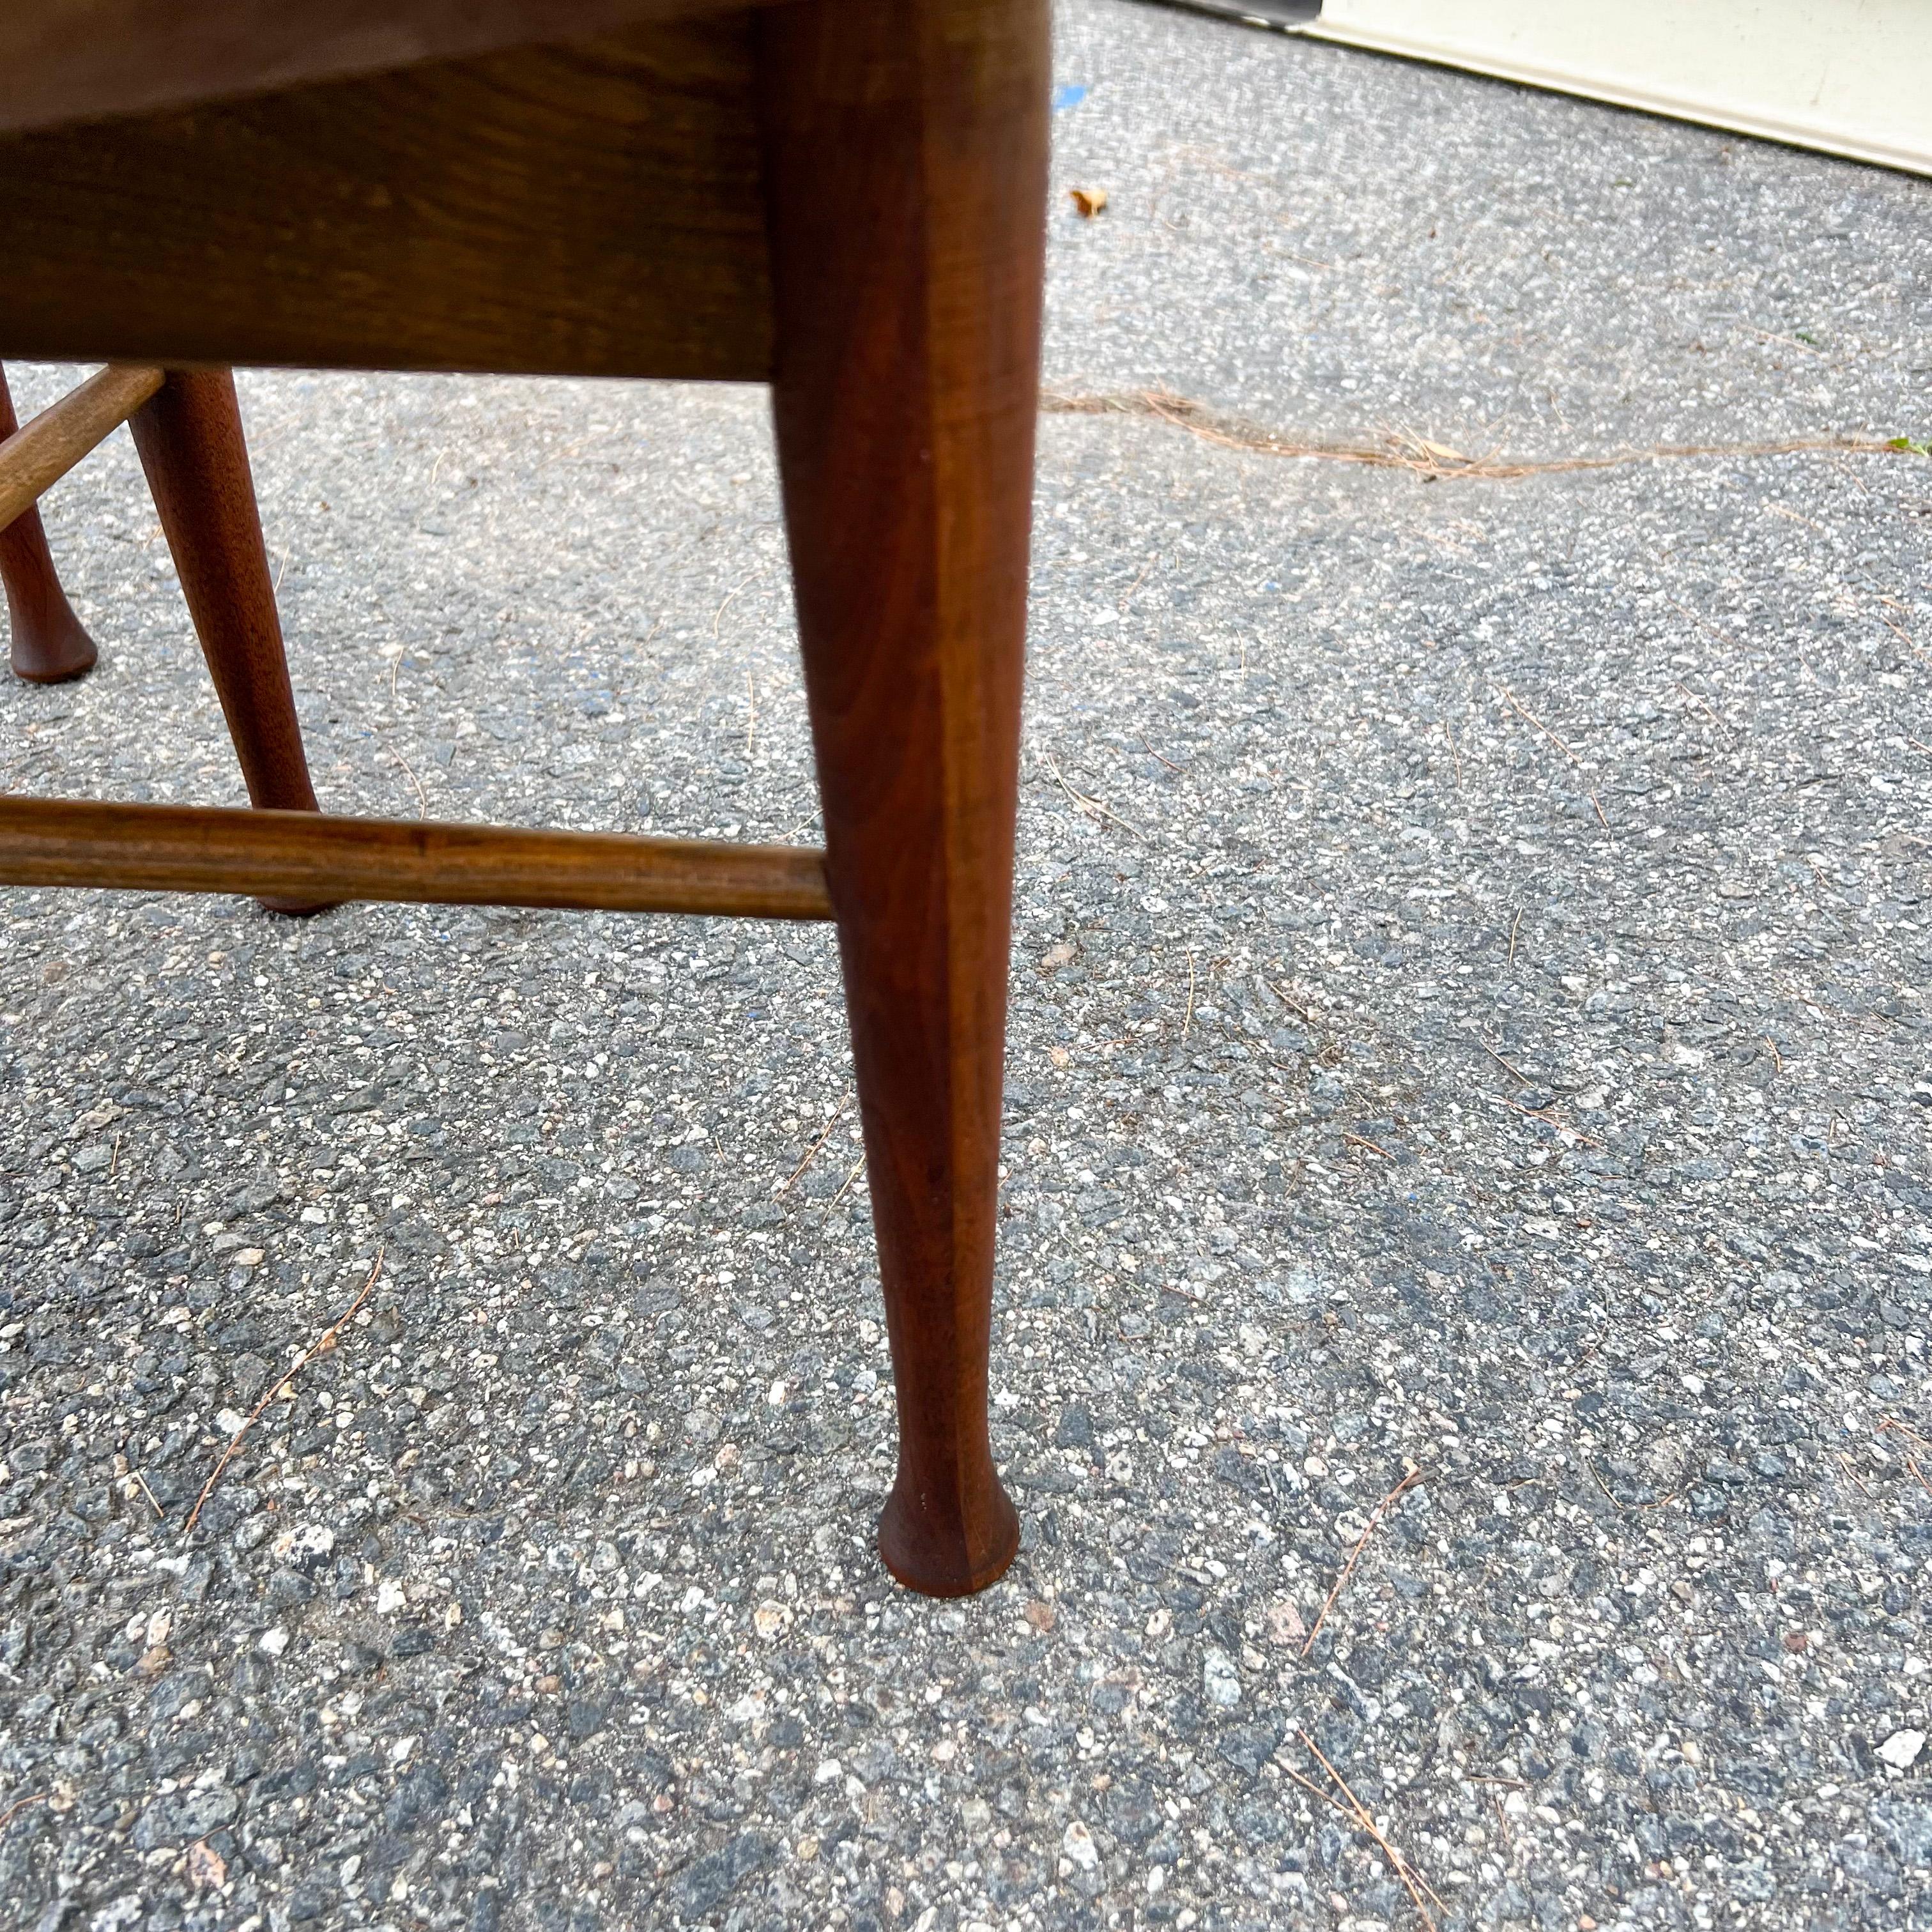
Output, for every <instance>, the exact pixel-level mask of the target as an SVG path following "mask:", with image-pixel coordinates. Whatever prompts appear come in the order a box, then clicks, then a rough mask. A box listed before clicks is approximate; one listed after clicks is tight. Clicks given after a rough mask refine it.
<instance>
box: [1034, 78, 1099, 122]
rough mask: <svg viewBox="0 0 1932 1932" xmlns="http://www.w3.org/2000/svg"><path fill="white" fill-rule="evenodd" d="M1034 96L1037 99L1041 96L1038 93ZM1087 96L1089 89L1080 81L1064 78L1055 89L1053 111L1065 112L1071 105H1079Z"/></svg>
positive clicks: (1057, 112)
mask: <svg viewBox="0 0 1932 1932" xmlns="http://www.w3.org/2000/svg"><path fill="white" fill-rule="evenodd" d="M1039 98H1040V97H1039V96H1038V95H1035V96H1034V99H1035V100H1037V99H1039ZM1086 98H1087V90H1086V89H1085V87H1084V86H1082V84H1081V83H1079V81H1077V80H1063V81H1062V82H1061V83H1060V85H1059V86H1058V87H1056V88H1055V89H1054V90H1053V111H1054V113H1056V114H1061V113H1065V111H1066V110H1067V109H1068V108H1070V107H1079V105H1080V104H1081V102H1082V101H1085V99H1086Z"/></svg>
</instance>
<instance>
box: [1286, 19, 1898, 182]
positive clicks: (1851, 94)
mask: <svg viewBox="0 0 1932 1932" xmlns="http://www.w3.org/2000/svg"><path fill="white" fill-rule="evenodd" d="M1300 31H1302V32H1304V33H1307V34H1312V35H1316V36H1319V37H1321V38H1323V39H1325V40H1340V41H1344V42H1346V43H1349V45H1352V46H1364V47H1374V48H1378V49H1381V50H1382V51H1383V52H1387V53H1395V54H1408V55H1418V56H1420V57H1421V58H1424V59H1425V60H1436V61H1442V62H1445V63H1446V64H1447V65H1450V66H1452V67H1461V68H1472V69H1473V70H1475V71H1476V72H1478V73H1481V74H1496V75H1499V76H1500V77H1502V78H1504V79H1505V80H1520V81H1526V82H1528V83H1530V84H1531V85H1532V86H1537V87H1550V88H1556V89H1561V90H1562V91H1563V92H1565V93H1571V94H1581V95H1589V96H1590V97H1591V98H1592V99H1595V100H1599V101H1615V102H1616V103H1618V104H1619V105H1621V106H1623V107H1641V108H1646V109H1648V110H1650V111H1651V112H1652V113H1659V114H1670V115H1676V116H1678V117H1679V118H1682V119H1685V120H1691V121H1707V122H1709V123H1710V124H1712V125H1714V126H1716V127H1733V128H1736V129H1737V130H1739V132H1741V133H1747V134H1760V135H1766V136H1769V137H1770V138H1771V139H1774V140H1780V141H1793V142H1797V143H1799V145H1802V146H1805V147H1810V148H1824V149H1826V150H1827V151H1829V152H1831V153H1833V154H1848V155H1850V156H1852V157H1855V159H1857V160H1865V161H1876V162H1879V163H1882V164H1883V165H1885V166H1889V167H1896V168H1907V169H1912V170H1913V171H1915V172H1918V173H1921V174H1932V0H1325V5H1324V6H1323V7H1322V17H1321V19H1320V20H1318V21H1315V22H1313V23H1310V25H1309V26H1307V27H1304V28H1301V29H1300Z"/></svg>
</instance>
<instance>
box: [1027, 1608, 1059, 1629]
mask: <svg viewBox="0 0 1932 1932" xmlns="http://www.w3.org/2000/svg"><path fill="white" fill-rule="evenodd" d="M1026 1620H1027V1622H1028V1623H1030V1624H1031V1625H1033V1627H1034V1629H1035V1630H1037V1631H1050V1630H1051V1629H1052V1628H1053V1627H1054V1625H1055V1624H1057V1623H1058V1622H1059V1621H1060V1617H1059V1613H1058V1612H1057V1611H1056V1610H1055V1609H1054V1607H1053V1606H1052V1604H1040V1603H1033V1604H1028V1606H1027V1607H1026Z"/></svg>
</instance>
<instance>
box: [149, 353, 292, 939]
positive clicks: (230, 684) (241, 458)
mask: <svg viewBox="0 0 1932 1932" xmlns="http://www.w3.org/2000/svg"><path fill="white" fill-rule="evenodd" d="M130 428H132V429H133V432H134V446H135V448H136V449H137V450H139V452H140V457H141V466H142V469H145V471H146V472H147V477H148V488H149V489H150V490H151V491H152V492H153V493H154V508H155V510H156V511H157V513H158V514H159V515H160V520H161V528H162V529H163V532H165V533H166V537H167V540H168V547H169V550H171V551H172V553H173V556H174V560H175V571H176V573H177V574H178V575H179V577H180V578H181V590H182V593H183V595H184V596H185V597H186V598H187V608H188V615H189V616H190V617H191V618H192V619H193V621H194V628H195V634H196V636H197V637H199V638H200V640H201V649H202V655H203V656H204V657H205V658H206V659H207V661H208V671H209V673H210V674H211V676H213V678H214V688H215V691H216V694H217V695H218V696H219V697H220V700H221V710H222V715H223V716H224V717H225V718H226V719H227V721H228V734H229V737H230V738H231V739H233V741H234V745H235V752H236V757H238V758H239V760H240V761H241V765H242V777H243V778H244V779H245V780H246V781H247V783H248V799H249V802H250V803H251V804H252V805H257V806H260V807H262V808H266V809H269V810H272V811H315V810H317V805H316V799H315V790H314V786H313V785H311V783H310V782H309V775H308V758H307V757H306V756H305V754H304V752H303V750H302V727H301V725H300V724H299V722H298V721H297V720H296V700H295V692H294V690H293V688H292V687H291V686H290V682H289V666H288V658H287V654H286V653H285V652H284V649H283V645H282V625H281V618H280V617H279V616H278V614H277V613H276V610H275V586H274V583H273V581H272V579H271V578H270V577H269V554H268V551H267V550H266V547H264V545H263V541H262V525H261V520H260V517H259V515H258V514H257V511H256V508H255V485H254V479H253V478H252V477H251V475H250V474H249V469H248V445H247V443H245V441H244V440H243V438H242V412H241V408H240V406H239V404H238V403H237V401H236V396H235V379H234V377H233V376H232V375H230V374H229V372H228V371H226V370H225V369H219V370H200V371H183V370H174V371H169V376H168V380H166V382H165V383H163V385H162V386H161V387H160V390H159V391H158V392H157V393H156V395H154V398H153V400H152V401H150V402H148V403H147V404H144V405H143V406H142V408H141V409H140V410H139V412H138V413H136V415H135V416H133V418H132V419H131V421H130ZM262 903H263V904H264V905H265V906H266V907H268V908H269V910H270V911H272V912H288V913H308V912H320V911H321V910H323V907H321V906H320V905H315V904H307V903H305V902H299V901H294V900H284V899H264V900H263V901H262Z"/></svg>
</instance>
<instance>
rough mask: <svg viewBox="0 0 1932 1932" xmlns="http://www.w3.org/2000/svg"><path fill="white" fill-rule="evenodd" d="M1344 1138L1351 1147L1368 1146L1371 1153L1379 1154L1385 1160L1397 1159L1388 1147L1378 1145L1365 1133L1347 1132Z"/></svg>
mask: <svg viewBox="0 0 1932 1932" xmlns="http://www.w3.org/2000/svg"><path fill="white" fill-rule="evenodd" d="M1342 1138H1343V1139H1344V1140H1345V1141H1346V1142H1348V1143H1349V1145H1350V1146H1351V1147H1358V1148H1367V1149H1368V1151H1370V1153H1371V1154H1380V1155H1381V1156H1382V1158H1383V1160H1394V1159H1395V1156H1394V1154H1391V1153H1390V1152H1389V1151H1388V1148H1385V1147H1378V1146H1377V1145H1376V1143H1375V1142H1373V1141H1372V1140H1370V1139H1369V1138H1368V1137H1367V1136H1366V1135H1364V1134H1346V1133H1345V1134H1344V1135H1343V1136H1342Z"/></svg>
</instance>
